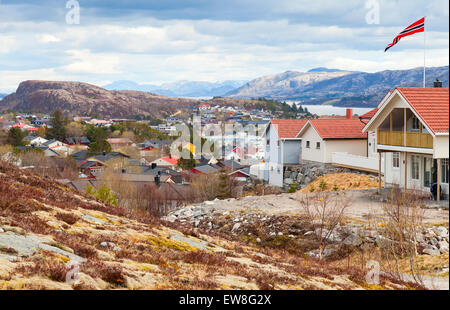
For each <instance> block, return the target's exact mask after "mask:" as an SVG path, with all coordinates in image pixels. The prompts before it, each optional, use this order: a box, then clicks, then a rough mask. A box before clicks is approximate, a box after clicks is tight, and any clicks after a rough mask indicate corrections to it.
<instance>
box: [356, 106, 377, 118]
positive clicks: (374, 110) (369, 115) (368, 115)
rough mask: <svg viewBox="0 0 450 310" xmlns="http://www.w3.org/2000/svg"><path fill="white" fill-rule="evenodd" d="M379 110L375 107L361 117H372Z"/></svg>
mask: <svg viewBox="0 0 450 310" xmlns="http://www.w3.org/2000/svg"><path fill="white" fill-rule="evenodd" d="M377 111H378V108H375V109H373V110H370V111H369V112H367V113H366V114H363V115H361V116H360V117H359V118H372V117H373V116H374V115H375V113H377Z"/></svg>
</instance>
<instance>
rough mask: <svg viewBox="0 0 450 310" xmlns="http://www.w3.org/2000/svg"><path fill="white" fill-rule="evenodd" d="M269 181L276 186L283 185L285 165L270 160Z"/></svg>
mask: <svg viewBox="0 0 450 310" xmlns="http://www.w3.org/2000/svg"><path fill="white" fill-rule="evenodd" d="M269 183H270V184H272V185H274V186H279V187H282V186H283V165H281V164H277V163H273V162H269Z"/></svg>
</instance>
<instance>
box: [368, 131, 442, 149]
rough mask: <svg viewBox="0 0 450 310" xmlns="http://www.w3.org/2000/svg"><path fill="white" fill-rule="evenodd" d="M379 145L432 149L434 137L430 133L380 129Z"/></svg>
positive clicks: (378, 134) (378, 135)
mask: <svg viewBox="0 0 450 310" xmlns="http://www.w3.org/2000/svg"><path fill="white" fill-rule="evenodd" d="M377 144H382V145H393V146H403V147H414V148H425V149H432V148H433V137H432V136H431V135H430V134H428V133H421V132H406V133H405V132H404V131H390V130H380V129H378V133H377Z"/></svg>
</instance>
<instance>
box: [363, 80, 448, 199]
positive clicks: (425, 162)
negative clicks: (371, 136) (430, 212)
mask: <svg viewBox="0 0 450 310" xmlns="http://www.w3.org/2000/svg"><path fill="white" fill-rule="evenodd" d="M437 86H439V85H437ZM448 127H449V89H448V88H440V87H436V88H417V87H399V88H396V89H394V90H393V91H392V92H390V94H388V95H387V97H386V98H385V99H384V100H383V101H382V102H381V103H380V105H379V106H378V110H377V111H376V113H375V114H374V116H373V117H372V118H371V119H370V121H369V122H368V123H367V125H366V126H365V127H364V129H363V130H364V131H365V132H369V131H376V132H377V144H376V149H377V152H378V153H379V154H380V155H379V157H380V160H381V158H383V157H384V159H385V165H386V171H385V176H384V180H385V183H387V184H396V185H399V186H401V187H402V188H404V189H417V190H423V191H430V189H431V187H432V185H433V184H436V185H437V186H435V187H436V188H437V189H439V188H440V187H442V192H443V194H444V196H446V197H447V198H448V194H449V185H448V183H449V181H448V179H449V131H448ZM380 167H381V165H380ZM437 196H438V198H439V195H437Z"/></svg>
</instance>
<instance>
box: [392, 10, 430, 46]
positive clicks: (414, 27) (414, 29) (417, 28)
mask: <svg viewBox="0 0 450 310" xmlns="http://www.w3.org/2000/svg"><path fill="white" fill-rule="evenodd" d="M424 31H425V17H422V18H421V19H419V20H418V21H416V22H415V23H413V24H411V25H409V26H408V27H406V28H405V29H404V30H403V31H402V32H400V33H399V34H398V36H396V37H395V38H394V41H392V43H391V44H389V45H388V46H386V48H385V49H384V51H385V52H386V51H387V50H388V49H390V48H391V47H392V46H394V45H395V44H397V42H398V41H400V39H401V38H403V37H407V36H410V35H412V34H415V33H418V32H424Z"/></svg>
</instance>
